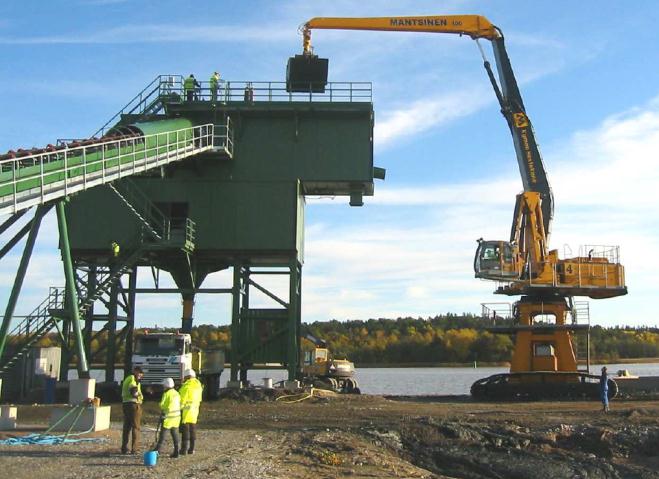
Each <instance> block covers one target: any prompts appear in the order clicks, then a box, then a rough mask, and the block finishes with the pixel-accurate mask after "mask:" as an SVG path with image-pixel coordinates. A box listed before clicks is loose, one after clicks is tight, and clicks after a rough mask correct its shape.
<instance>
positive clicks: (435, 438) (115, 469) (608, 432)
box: [0, 396, 659, 479]
mask: <svg viewBox="0 0 659 479" xmlns="http://www.w3.org/2000/svg"><path fill="white" fill-rule="evenodd" d="M266 399H267V398H266ZM155 406H156V405H155V403H148V404H147V405H146V413H145V418H144V424H145V429H144V431H143V441H142V442H143V446H144V448H146V447H147V446H148V445H149V444H151V443H152V442H153V436H154V432H153V430H149V429H148V428H149V426H154V425H155V420H156V417H157V416H156V407H155ZM203 407H204V408H203V412H202V416H201V417H202V419H201V420H202V423H201V424H200V427H201V429H200V432H199V439H198V447H197V452H196V454H195V455H194V456H191V457H181V458H178V459H169V458H168V457H165V456H163V457H161V459H160V460H159V461H158V465H157V466H156V467H155V468H151V469H148V468H145V467H144V466H142V458H141V456H122V455H120V454H118V450H119V436H120V422H119V421H120V420H121V410H120V406H119V405H116V406H115V407H113V417H112V419H113V425H112V429H111V430H110V431H107V432H104V433H98V434H97V436H98V437H100V438H102V439H104V441H103V442H97V443H79V444H71V445H59V446H0V468H1V470H2V472H3V474H2V476H3V477H7V478H17V479H23V478H29V479H33V478H34V477H35V475H37V476H38V477H39V479H46V478H51V477H52V478H58V479H61V478H80V479H82V478H85V479H87V478H114V477H116V478H124V477H126V478H161V477H171V478H241V479H242V478H249V479H257V478H292V479H296V478H310V477H313V478H390V477H391V478H394V477H405V478H469V479H481V478H482V479H485V478H488V479H489V478H506V479H508V478H511V479H514V478H537V477H551V478H552V479H560V478H571V479H572V478H584V479H586V478H588V479H590V478H621V479H628V478H629V479H633V478H643V479H645V478H659V402H657V401H617V402H614V403H613V404H612V410H611V412H610V413H609V414H603V413H601V412H600V411H599V404H598V403H595V402H551V403H549V402H534V403H506V404H488V403H476V402H472V401H471V400H469V399H468V398H460V397H451V398H441V397H409V398H400V397H399V398H384V397H380V396H340V397H329V398H311V399H308V400H304V401H301V402H296V403H283V402H275V401H273V400H254V399H247V398H238V399H236V398H229V399H222V400H219V401H215V402H209V403H204V406H203ZM47 415H48V410H47V408H45V407H32V408H29V407H21V408H20V409H19V423H22V424H26V423H31V424H37V423H39V422H41V423H45V418H46V417H47ZM115 421H116V422H115ZM14 434H21V432H17V433H12V435H14ZM4 437H7V434H6V433H5V434H4ZM166 444H167V447H168V448H169V447H171V443H166Z"/></svg>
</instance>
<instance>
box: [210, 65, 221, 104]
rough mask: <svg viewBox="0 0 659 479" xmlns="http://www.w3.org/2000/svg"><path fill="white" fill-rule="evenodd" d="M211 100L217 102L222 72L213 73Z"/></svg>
mask: <svg viewBox="0 0 659 479" xmlns="http://www.w3.org/2000/svg"><path fill="white" fill-rule="evenodd" d="M210 84H211V102H212V103H213V104H215V102H217V90H218V88H219V87H220V74H219V73H218V72H215V73H213V74H212V75H211V80H210Z"/></svg>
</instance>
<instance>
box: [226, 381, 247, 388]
mask: <svg viewBox="0 0 659 479" xmlns="http://www.w3.org/2000/svg"><path fill="white" fill-rule="evenodd" d="M227 388H229V389H242V388H243V382H242V381H227Z"/></svg>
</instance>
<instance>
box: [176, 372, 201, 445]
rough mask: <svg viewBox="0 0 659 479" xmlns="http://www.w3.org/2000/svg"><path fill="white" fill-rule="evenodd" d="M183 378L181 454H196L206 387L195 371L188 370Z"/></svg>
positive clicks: (181, 392)
mask: <svg viewBox="0 0 659 479" xmlns="http://www.w3.org/2000/svg"><path fill="white" fill-rule="evenodd" d="M183 376H184V377H183V385H182V386H181V388H180V389H179V394H180V396H181V427H180V430H181V436H182V440H181V454H194V446H195V440H196V438H197V434H196V431H195V428H196V425H197V418H198V417H199V406H200V404H201V397H202V395H203V392H204V387H203V386H202V384H201V382H200V381H199V379H197V375H196V374H195V372H194V370H192V369H187V370H186V371H185V372H184V373H183ZM188 444H189V447H188Z"/></svg>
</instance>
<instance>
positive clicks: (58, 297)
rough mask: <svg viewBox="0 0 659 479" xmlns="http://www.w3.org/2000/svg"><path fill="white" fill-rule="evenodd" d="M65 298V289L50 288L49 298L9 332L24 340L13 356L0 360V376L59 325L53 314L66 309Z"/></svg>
mask: <svg viewBox="0 0 659 479" xmlns="http://www.w3.org/2000/svg"><path fill="white" fill-rule="evenodd" d="M64 297H65V291H64V288H50V292H49V294H48V297H47V298H46V299H45V300H44V301H43V302H42V303H41V304H40V305H39V306H37V307H36V309H35V310H34V311H32V313H30V314H29V315H28V316H26V317H25V318H23V320H22V321H20V322H19V323H18V324H17V325H16V326H15V327H14V329H12V330H11V331H10V332H9V336H10V337H13V338H22V337H23V338H24V339H23V341H22V342H19V344H18V345H17V346H16V349H15V350H14V352H13V354H11V355H8V356H7V357H5V358H0V375H2V374H4V373H6V372H7V371H9V370H10V369H11V368H12V367H13V366H14V365H15V364H16V363H17V362H18V361H19V360H20V359H21V358H22V357H23V356H25V355H26V354H27V353H28V351H29V350H30V348H31V347H32V346H33V345H34V344H35V343H36V342H37V341H39V340H40V339H41V338H43V337H44V336H45V335H46V334H48V333H49V332H50V331H51V330H52V329H53V328H54V327H55V326H56V325H57V322H58V321H59V320H60V318H58V317H56V316H55V315H53V312H56V311H61V310H63V309H64Z"/></svg>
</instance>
